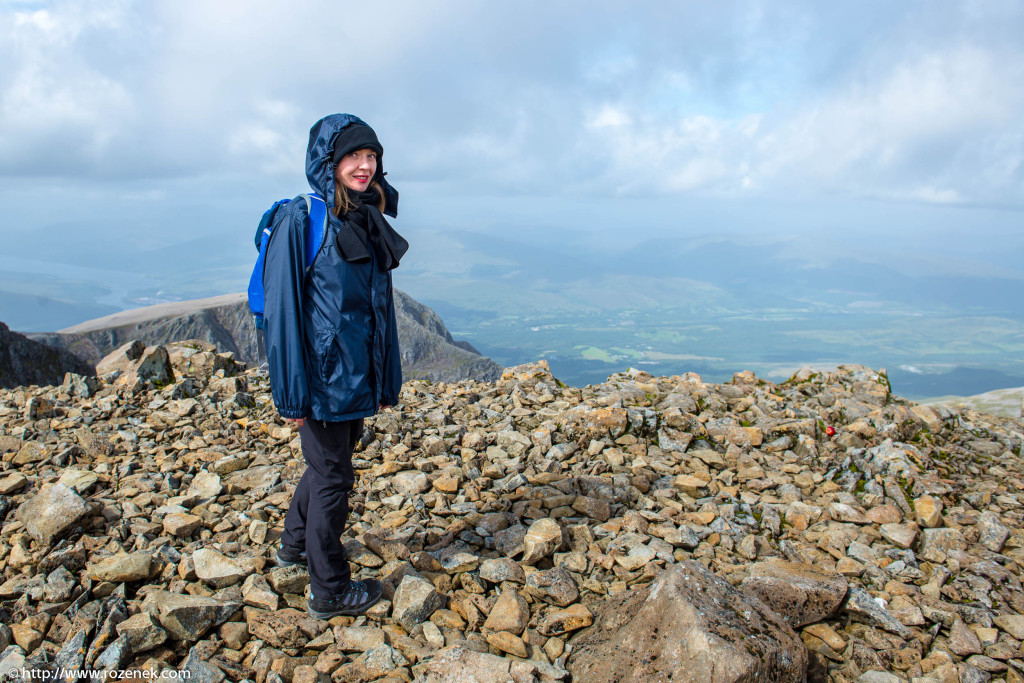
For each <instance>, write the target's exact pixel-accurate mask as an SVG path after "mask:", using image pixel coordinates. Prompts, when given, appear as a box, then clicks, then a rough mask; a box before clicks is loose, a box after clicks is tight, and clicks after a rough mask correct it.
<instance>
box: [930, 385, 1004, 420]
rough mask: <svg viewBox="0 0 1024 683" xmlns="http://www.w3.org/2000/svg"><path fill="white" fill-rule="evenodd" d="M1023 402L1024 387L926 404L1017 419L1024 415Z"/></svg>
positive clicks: (938, 400) (936, 400) (943, 398)
mask: <svg viewBox="0 0 1024 683" xmlns="http://www.w3.org/2000/svg"><path fill="white" fill-rule="evenodd" d="M1022 402H1024V387H1017V388H1015V389H999V390H996V391H988V392H985V393H984V394H977V395H975V396H941V397H939V398H936V399H933V400H930V401H926V402H925V403H926V404H927V405H931V406H940V407H944V408H957V407H962V406H966V407H967V408H970V409H971V410H975V411H977V412H979V413H988V414H989V415H998V416H1000V417H1012V418H1017V417H1021V416H1022V415H1024V410H1022Z"/></svg>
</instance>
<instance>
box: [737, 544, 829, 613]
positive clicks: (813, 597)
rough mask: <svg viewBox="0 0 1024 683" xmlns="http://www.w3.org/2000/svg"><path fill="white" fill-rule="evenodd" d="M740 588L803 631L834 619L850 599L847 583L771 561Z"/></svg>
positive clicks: (752, 570)
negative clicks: (845, 601)
mask: <svg viewBox="0 0 1024 683" xmlns="http://www.w3.org/2000/svg"><path fill="white" fill-rule="evenodd" d="M740 587H741V588H742V589H743V590H744V591H746V592H747V593H749V594H751V595H753V596H755V597H757V598H760V599H761V600H763V601H764V602H765V603H766V604H767V605H768V606H769V607H771V608H772V609H773V610H775V611H776V612H777V613H778V614H779V615H780V616H781V617H782V618H783V619H785V620H786V621H787V622H789V624H790V626H793V627H794V628H799V627H800V626H804V625H806V624H813V623H815V622H818V621H822V620H824V619H828V618H829V617H831V616H832V615H833V614H834V613H835V612H836V610H838V609H839V605H840V604H841V603H842V602H843V599H844V598H845V597H846V589H847V582H846V579H845V578H844V577H843V576H841V575H839V574H836V573H835V572H825V571H822V570H820V569H816V568H815V567H814V566H812V565H807V564H797V563H793V562H783V561H781V560H769V561H766V562H758V563H756V564H754V565H753V566H751V568H750V573H749V575H748V576H747V578H745V579H744V580H743V583H742V584H741V585H740Z"/></svg>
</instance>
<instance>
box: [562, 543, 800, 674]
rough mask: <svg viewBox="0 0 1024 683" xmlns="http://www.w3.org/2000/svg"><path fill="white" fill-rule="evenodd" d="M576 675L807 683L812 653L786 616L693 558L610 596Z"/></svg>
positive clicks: (575, 660) (574, 657)
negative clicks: (644, 584) (630, 588)
mask: <svg viewBox="0 0 1024 683" xmlns="http://www.w3.org/2000/svg"><path fill="white" fill-rule="evenodd" d="M568 668H569V671H570V673H571V674H572V676H573V680H579V681H587V682H588V683H601V682H607V683H612V682H613V681H635V682H637V683H646V682H650V683H654V681H665V680H680V681H694V682H697V681H708V682H712V681H713V682H714V683H732V682H734V681H735V682H740V681H776V682H779V683H784V682H786V681H803V680H805V677H806V671H807V651H806V649H805V648H804V645H803V643H802V642H801V640H800V638H799V636H797V634H796V633H794V632H793V629H792V628H791V627H790V626H789V624H787V623H786V621H785V620H784V619H783V618H782V617H780V616H779V615H778V614H776V613H775V612H773V611H771V610H770V609H768V607H767V606H766V605H765V604H764V603H763V602H761V601H760V600H758V599H756V598H752V597H750V596H748V595H747V594H745V593H743V592H742V591H740V590H738V589H736V588H733V586H732V585H730V584H729V583H728V582H727V581H725V580H724V579H722V578H720V577H718V576H715V575H714V574H713V573H711V572H710V571H709V570H708V569H706V568H705V567H704V565H702V564H700V563H699V562H696V561H693V560H689V561H686V562H684V563H682V564H679V565H676V566H674V567H672V568H670V569H666V570H665V571H664V572H662V574H661V575H660V576H659V577H658V578H657V579H655V580H654V581H653V582H652V583H650V584H648V585H647V586H644V587H641V588H634V589H632V590H630V591H627V592H625V593H621V594H620V595H618V596H615V597H614V598H610V599H608V600H607V602H605V604H604V605H603V606H602V607H601V609H600V610H599V614H598V617H597V619H595V621H594V624H593V625H592V626H590V627H588V628H587V629H586V630H584V631H581V632H580V636H579V637H578V638H577V639H576V640H574V642H573V649H572V653H571V655H570V657H569V660H568Z"/></svg>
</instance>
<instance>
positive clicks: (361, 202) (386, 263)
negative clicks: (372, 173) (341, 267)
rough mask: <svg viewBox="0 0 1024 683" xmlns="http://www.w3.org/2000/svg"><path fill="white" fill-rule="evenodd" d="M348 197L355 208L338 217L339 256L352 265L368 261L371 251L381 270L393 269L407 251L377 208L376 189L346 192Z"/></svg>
mask: <svg viewBox="0 0 1024 683" xmlns="http://www.w3.org/2000/svg"><path fill="white" fill-rule="evenodd" d="M345 192H347V193H348V198H349V200H351V201H352V202H353V203H354V204H355V205H356V208H354V209H351V210H350V211H349V212H348V213H345V214H341V215H340V216H339V218H340V219H341V229H340V230H339V231H338V237H337V239H336V240H335V242H336V244H337V245H338V251H339V252H340V253H341V257H342V258H343V259H345V260H346V261H348V262H350V263H352V262H355V263H359V262H363V261H368V260H370V252H369V248H372V249H373V252H374V255H375V256H376V257H377V262H378V263H379V264H380V267H381V269H382V270H393V269H394V268H397V267H398V262H399V261H400V260H401V259H402V257H403V256H405V252H406V251H408V250H409V243H408V242H406V241H405V238H404V237H402V236H401V235H399V234H398V232H397V231H395V229H394V228H392V227H391V225H390V224H389V223H388V222H387V220H385V218H384V216H382V215H381V213H380V210H379V209H378V208H377V202H379V201H380V195H379V194H377V191H376V190H368V191H366V192H355V191H354V190H350V189H347V188H346V190H345Z"/></svg>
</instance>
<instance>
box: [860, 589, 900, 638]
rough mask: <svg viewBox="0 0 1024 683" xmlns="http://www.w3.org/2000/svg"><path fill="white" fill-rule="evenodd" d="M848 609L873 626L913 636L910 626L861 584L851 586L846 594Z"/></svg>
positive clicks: (897, 633)
mask: <svg viewBox="0 0 1024 683" xmlns="http://www.w3.org/2000/svg"><path fill="white" fill-rule="evenodd" d="M843 609H844V610H846V612H847V614H849V615H850V616H851V617H853V618H854V619H857V620H858V621H863V622H864V623H866V624H869V625H871V626H877V627H878V628H881V629H883V630H885V631H888V632H889V633H894V634H896V635H898V636H899V637H900V638H906V639H909V638H912V637H913V633H912V632H911V630H910V629H909V628H907V627H906V626H904V625H903V624H901V623H900V622H899V621H898V620H897V619H896V617H894V616H892V615H891V614H889V612H888V610H886V609H885V608H884V607H882V606H881V605H880V604H879V603H878V602H877V601H876V600H875V599H874V598H873V597H871V594H870V593H868V592H867V591H866V590H864V589H863V588H861V587H859V586H850V589H849V591H848V592H847V594H846V601H845V602H844V603H843Z"/></svg>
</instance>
